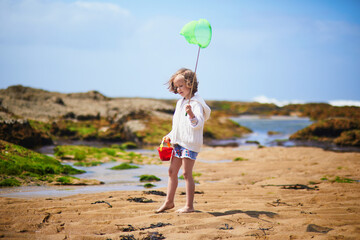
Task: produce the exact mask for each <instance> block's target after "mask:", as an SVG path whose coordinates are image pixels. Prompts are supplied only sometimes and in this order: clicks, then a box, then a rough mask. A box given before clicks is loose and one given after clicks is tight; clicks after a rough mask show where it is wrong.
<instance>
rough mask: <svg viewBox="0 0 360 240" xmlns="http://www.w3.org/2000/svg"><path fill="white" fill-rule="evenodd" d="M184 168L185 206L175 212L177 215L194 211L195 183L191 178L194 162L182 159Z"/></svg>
mask: <svg viewBox="0 0 360 240" xmlns="http://www.w3.org/2000/svg"><path fill="white" fill-rule="evenodd" d="M183 163H184V168H183V175H184V179H185V185H186V204H185V207H183V208H181V209H179V210H177V212H179V213H189V212H193V211H194V194H195V182H194V178H193V176H192V171H193V167H194V164H195V161H194V160H191V159H189V158H183Z"/></svg>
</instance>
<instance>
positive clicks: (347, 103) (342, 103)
mask: <svg viewBox="0 0 360 240" xmlns="http://www.w3.org/2000/svg"><path fill="white" fill-rule="evenodd" d="M329 104H331V105H333V106H337V107H341V106H356V107H360V101H353V100H333V101H329Z"/></svg>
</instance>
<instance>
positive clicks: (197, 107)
mask: <svg viewBox="0 0 360 240" xmlns="http://www.w3.org/2000/svg"><path fill="white" fill-rule="evenodd" d="M190 110H191V111H192V113H193V114H189V121H190V125H191V127H193V128H195V129H197V128H200V127H202V126H204V123H205V120H204V111H203V107H202V106H201V104H194V105H193V106H192V107H190ZM191 115H193V116H194V118H191Z"/></svg>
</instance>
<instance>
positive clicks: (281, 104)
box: [252, 95, 305, 107]
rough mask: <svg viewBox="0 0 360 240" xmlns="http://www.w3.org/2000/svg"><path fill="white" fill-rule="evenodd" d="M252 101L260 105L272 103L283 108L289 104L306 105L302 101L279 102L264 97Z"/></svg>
mask: <svg viewBox="0 0 360 240" xmlns="http://www.w3.org/2000/svg"><path fill="white" fill-rule="evenodd" d="M252 100H253V101H254V102H258V103H272V104H275V105H276V106H279V107H283V106H285V105H288V104H303V103H305V101H301V100H283V101H281V100H277V99H275V98H268V97H266V96H264V95H261V96H257V97H254V98H253V99H252Z"/></svg>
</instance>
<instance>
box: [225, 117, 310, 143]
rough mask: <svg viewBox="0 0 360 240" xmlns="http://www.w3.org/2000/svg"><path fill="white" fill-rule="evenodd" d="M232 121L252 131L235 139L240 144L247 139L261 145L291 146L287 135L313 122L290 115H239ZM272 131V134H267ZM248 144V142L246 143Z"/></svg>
mask: <svg viewBox="0 0 360 240" xmlns="http://www.w3.org/2000/svg"><path fill="white" fill-rule="evenodd" d="M232 120H233V121H235V122H237V123H239V124H240V125H242V126H245V127H247V128H249V129H251V130H252V131H253V132H252V133H250V134H248V135H246V136H245V137H243V138H240V139H237V142H238V143H239V144H240V145H244V144H246V142H249V141H257V142H258V143H259V144H260V145H263V146H276V145H284V146H293V145H295V143H294V142H292V141H289V137H290V136H291V135H292V134H293V133H295V132H297V131H299V130H301V129H303V128H305V127H307V126H309V125H310V124H312V123H313V121H311V120H310V119H309V118H302V117H291V116H271V117H266V118H264V117H260V116H240V117H234V118H232ZM269 132H273V134H269ZM248 144H249V143H248Z"/></svg>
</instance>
